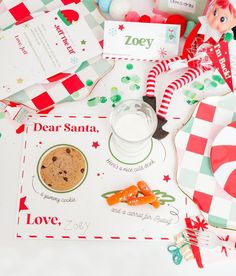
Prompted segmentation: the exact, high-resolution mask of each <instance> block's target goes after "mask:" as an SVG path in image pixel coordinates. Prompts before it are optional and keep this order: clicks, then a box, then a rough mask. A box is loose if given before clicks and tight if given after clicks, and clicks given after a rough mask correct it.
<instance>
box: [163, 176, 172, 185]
mask: <svg viewBox="0 0 236 276" xmlns="http://www.w3.org/2000/svg"><path fill="white" fill-rule="evenodd" d="M163 180H164V181H165V182H166V183H168V182H169V181H170V180H171V178H170V176H169V175H164V177H163Z"/></svg>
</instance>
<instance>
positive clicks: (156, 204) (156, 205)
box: [137, 181, 160, 208]
mask: <svg viewBox="0 0 236 276" xmlns="http://www.w3.org/2000/svg"><path fill="white" fill-rule="evenodd" d="M137 186H138V188H139V190H140V192H141V193H142V194H143V195H144V196H149V195H154V193H153V192H152V190H151V189H150V188H149V187H148V185H147V183H146V182H145V181H139V182H138V183H137ZM155 198H156V196H155ZM152 206H153V207H154V208H159V207H160V202H159V201H158V199H157V198H156V200H155V201H154V202H152Z"/></svg>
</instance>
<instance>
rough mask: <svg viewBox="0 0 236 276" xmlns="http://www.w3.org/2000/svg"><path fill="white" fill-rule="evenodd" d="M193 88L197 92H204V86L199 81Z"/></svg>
mask: <svg viewBox="0 0 236 276" xmlns="http://www.w3.org/2000/svg"><path fill="white" fill-rule="evenodd" d="M192 87H193V88H195V89H197V90H204V84H202V83H200V82H197V81H196V82H194V83H193V84H192Z"/></svg>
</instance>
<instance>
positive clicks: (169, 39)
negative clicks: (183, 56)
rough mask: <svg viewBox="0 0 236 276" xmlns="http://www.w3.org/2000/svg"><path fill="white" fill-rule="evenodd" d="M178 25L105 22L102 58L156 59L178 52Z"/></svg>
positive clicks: (174, 54)
mask: <svg viewBox="0 0 236 276" xmlns="http://www.w3.org/2000/svg"><path fill="white" fill-rule="evenodd" d="M179 37H180V27H179V26H177V25H168V24H150V23H134V22H118V21H106V22H105V30H104V48H103V57H104V58H109V59H134V60H143V61H157V60H161V59H166V58H169V57H173V56H176V55H178V49H179Z"/></svg>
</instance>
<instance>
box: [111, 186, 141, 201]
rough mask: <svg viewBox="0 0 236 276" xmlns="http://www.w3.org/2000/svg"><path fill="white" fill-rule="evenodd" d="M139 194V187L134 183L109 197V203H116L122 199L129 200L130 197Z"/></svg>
mask: <svg viewBox="0 0 236 276" xmlns="http://www.w3.org/2000/svg"><path fill="white" fill-rule="evenodd" d="M137 194H138V188H137V187H136V186H134V185H133V186H130V187H128V188H126V189H124V190H122V191H119V192H117V193H115V194H114V195H112V196H110V197H108V198H107V203H108V204H109V205H114V204H117V203H119V202H122V201H127V200H128V199H129V198H132V197H135V196H137Z"/></svg>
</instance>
